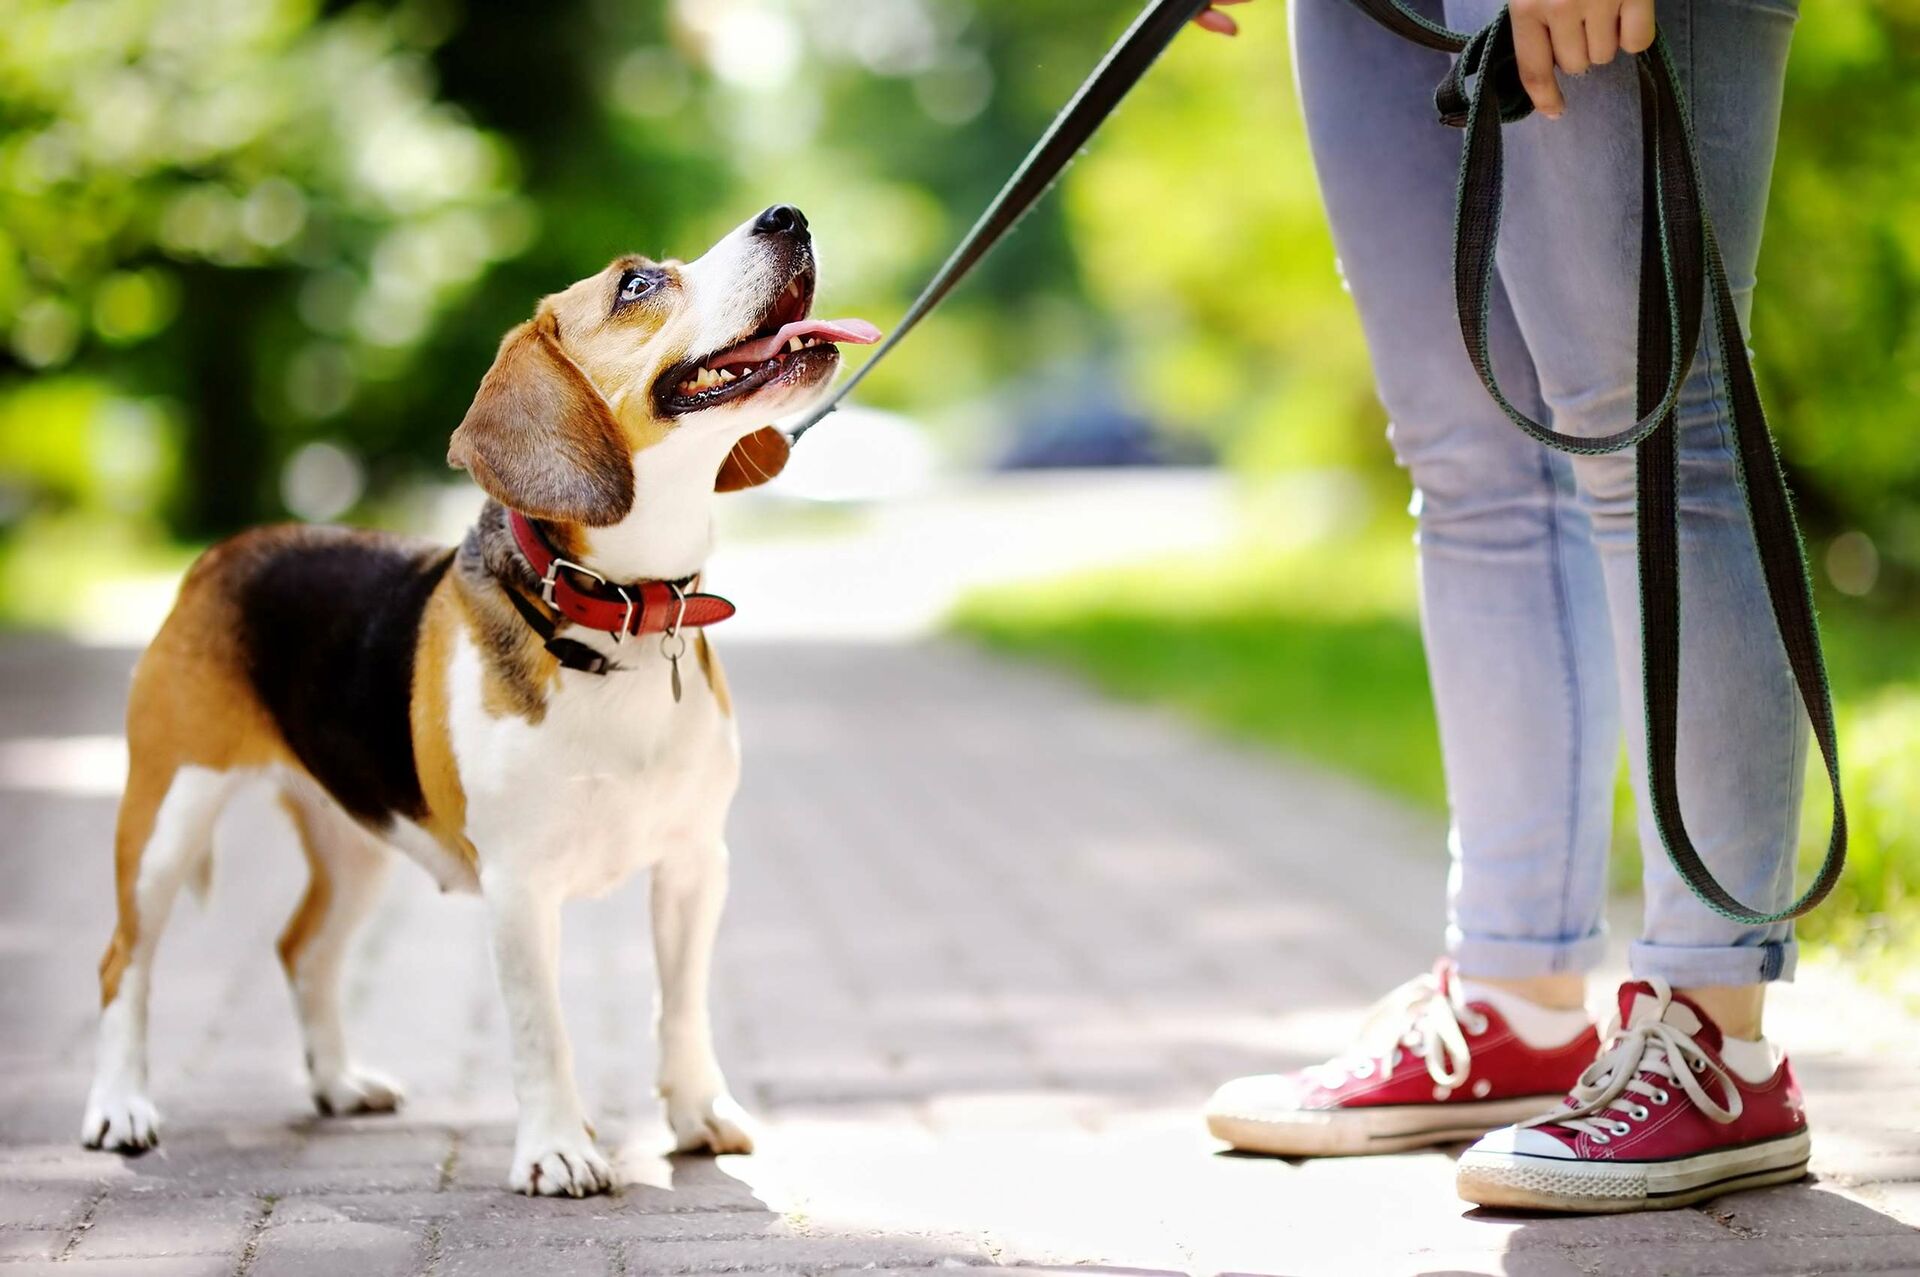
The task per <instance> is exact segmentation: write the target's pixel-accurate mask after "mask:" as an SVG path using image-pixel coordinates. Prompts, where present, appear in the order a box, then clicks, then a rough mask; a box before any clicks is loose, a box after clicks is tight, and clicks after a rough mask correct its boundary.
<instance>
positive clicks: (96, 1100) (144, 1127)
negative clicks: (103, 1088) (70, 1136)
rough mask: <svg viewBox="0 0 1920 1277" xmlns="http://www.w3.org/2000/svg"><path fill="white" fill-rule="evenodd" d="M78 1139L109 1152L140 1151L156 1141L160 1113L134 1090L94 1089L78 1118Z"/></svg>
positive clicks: (158, 1131)
mask: <svg viewBox="0 0 1920 1277" xmlns="http://www.w3.org/2000/svg"><path fill="white" fill-rule="evenodd" d="M80 1142H81V1143H82V1144H85V1145H86V1146H87V1147H88V1148H98V1149H105V1150H106V1151H107V1152H109V1153H144V1152H146V1151H147V1150H148V1149H150V1148H152V1147H153V1146H154V1145H155V1144H158V1143H159V1142H160V1114H159V1111H158V1110H156V1109H155V1108H154V1107H153V1101H152V1100H150V1099H148V1098H147V1097H146V1096H144V1095H141V1094H139V1093H138V1092H135V1091H116V1092H112V1093H108V1094H101V1093H99V1092H95V1093H94V1094H93V1095H92V1096H90V1097H88V1100H87V1115H86V1117H85V1118H83V1119H82V1120H81V1122H80Z"/></svg>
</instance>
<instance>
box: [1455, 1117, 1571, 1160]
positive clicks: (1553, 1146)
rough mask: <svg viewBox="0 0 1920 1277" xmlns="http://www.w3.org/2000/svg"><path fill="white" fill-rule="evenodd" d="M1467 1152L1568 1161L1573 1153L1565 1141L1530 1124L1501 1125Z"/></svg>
mask: <svg viewBox="0 0 1920 1277" xmlns="http://www.w3.org/2000/svg"><path fill="white" fill-rule="evenodd" d="M1467 1152H1469V1153H1483V1154H1492V1155H1494V1156H1501V1157H1559V1158H1565V1159H1567V1160H1569V1161H1570V1160H1572V1158H1573V1155H1574V1154H1573V1150H1572V1149H1571V1148H1569V1147H1568V1146H1567V1145H1566V1143H1565V1142H1563V1141H1561V1140H1557V1139H1555V1138H1554V1137H1553V1136H1551V1135H1549V1134H1547V1133H1546V1132H1545V1131H1543V1130H1540V1129H1539V1128H1537V1127H1532V1126H1503V1127H1501V1128H1500V1129H1499V1130H1497V1131H1489V1132H1487V1133H1486V1134H1485V1135H1482V1136H1481V1137H1480V1139H1479V1140H1478V1141H1477V1142H1476V1143H1475V1144H1474V1146H1473V1147H1472V1148H1470V1149H1468V1150H1467Z"/></svg>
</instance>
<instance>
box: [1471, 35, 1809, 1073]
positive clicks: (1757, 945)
mask: <svg viewBox="0 0 1920 1277" xmlns="http://www.w3.org/2000/svg"><path fill="white" fill-rule="evenodd" d="M1497 7H1498V6H1497V0H1449V3H1448V16H1449V18H1450V19H1452V20H1453V23H1454V25H1456V26H1459V25H1463V24H1464V25H1476V24H1478V23H1481V22H1484V21H1486V20H1489V19H1491V18H1492V16H1493V14H1494V12H1495V10H1496V9H1497ZM1793 11H1794V4H1793V3H1792V0H1670V2H1665V0H1663V3H1661V4H1660V5H1659V8H1658V20H1659V26H1660V31H1661V32H1662V33H1663V35H1664V36H1665V38H1666V40H1667V41H1668V43H1669V45H1670V46H1671V48H1672V52H1673V58H1674V62H1675V65H1676V67H1677V68H1678V70H1679V73H1680V79H1681V83H1682V87H1683V89H1684V90H1685V92H1686V93H1687V95H1688V98H1689V100H1690V101H1691V103H1692V111H1693V123H1694V128H1695V134H1696V137H1697V138H1698V140H1699V147H1700V159H1701V164H1702V169H1703V172H1702V177H1703V180H1704V183H1705V195H1706V200H1707V204H1708V209H1709V212H1710V214H1711V215H1712V217H1713V221H1714V226H1715V228H1716V230H1717V232H1718V235H1719V239H1720V245H1721V250H1722V252H1723V253H1724V255H1725V257H1726V263H1727V270H1728V274H1729V277H1730V279H1731V282H1732V285H1733V288H1734V292H1735V297H1736V300H1737V302H1738V304H1739V308H1740V312H1741V315H1742V316H1743V318H1744V316H1745V315H1746V313H1747V309H1748V303H1749V301H1750V298H1751V293H1752V288H1753V281H1754V268H1755V263H1756V260H1757V258H1758V256H1759V246H1760V230H1761V222H1762V219H1763V215H1764V212H1765V208H1766V199H1767V185H1768V176H1769V173H1770V171H1771V167H1772V163H1773V151H1774V139H1775V132H1776V128H1777V124H1778V119H1779V110H1780V94H1781V85H1782V82H1783V79H1784V74H1785V67H1786V57H1787V46H1788V41H1789V37H1790V35H1791V31H1792V24H1793ZM1634 80H1635V72H1634V70H1633V66H1632V63H1631V60H1630V59H1627V58H1624V57H1623V58H1621V59H1619V60H1617V61H1615V62H1614V63H1612V64H1611V65H1608V66H1603V67H1596V68H1594V69H1593V70H1592V71H1590V72H1589V73H1587V74H1586V75H1584V76H1580V77H1564V76H1563V77H1562V81H1563V90H1564V92H1565V95H1566V98H1567V110H1566V114H1565V116H1564V118H1562V119H1560V120H1557V121H1549V120H1544V119H1539V118H1535V119H1530V120H1527V121H1525V122H1523V123H1521V124H1518V125H1515V126H1512V127H1510V128H1509V129H1508V130H1507V177H1506V181H1507V192H1508V195H1507V204H1506V214H1505V217H1504V218H1503V221H1502V230H1501V243H1500V247H1499V255H1498V261H1499V264H1500V271H1501V278H1502V280H1503V282H1504V286H1505V290H1506V293H1507V296H1508V297H1509V298H1510V299H1511V302H1512V306H1513V311H1514V314H1515V316H1516V318H1517V320H1518V323H1519V326H1520V330H1521V332H1522V333H1523V334H1524V336H1525V339H1526V345H1527V349H1528V351H1529V352H1530V353H1531V355H1532V359H1533V364H1534V367H1535V368H1536V369H1537V372H1538V386H1539V390H1540V393H1541V394H1542V395H1543V396H1544V398H1545V400H1546V402H1547V405H1548V407H1549V408H1550V409H1551V412H1552V424H1553V425H1554V426H1555V428H1557V429H1559V430H1562V431H1566V432H1569V433H1574V434H1601V433H1605V432H1609V431H1613V430H1617V429H1619V428H1620V427H1621V426H1622V425H1624V424H1625V423H1626V422H1628V421H1630V420H1631V419H1632V415H1633V406H1634V404H1633V398H1634V375H1633V369H1634V340H1635V306H1636V285H1635V278H1636V273H1637V269H1638V266H1637V263H1638V253H1639V235H1640V217H1639V209H1640V200H1639V187H1640V179H1639V137H1640V117H1639V106H1638V96H1637V91H1636V88H1635V83H1634ZM1716 340H1717V338H1716V336H1715V334H1714V332H1713V330H1712V327H1711V315H1709V316H1708V328H1707V330H1706V331H1704V332H1703V333H1702V335H1701V340H1700V354H1699V356H1698V357H1697V359H1696V361H1695V364H1694V367H1693V371H1692V374H1691V376H1690V378H1689V380H1688V382H1687V383H1686V387H1685V392H1684V394H1683V396H1682V399H1681V404H1680V412H1679V426H1680V431H1681V479H1680V507H1681V508H1680V520H1681V526H1680V544H1681V564H1680V588H1681V593H1682V597H1683V612H1684V615H1685V621H1684V624H1683V627H1682V636H1681V701H1680V724H1681V727H1680V741H1679V760H1678V761H1679V783H1680V799H1681V806H1682V808H1683V810H1684V812H1685V815H1686V819H1687V824H1688V828H1689V829H1690V830H1691V832H1692V834H1693V839H1694V842H1695V845H1696V846H1697V847H1698V848H1699V850H1700V853H1701V855H1702V857H1703V858H1704V859H1705V861H1706V863H1707V864H1708V866H1709V867H1711V868H1712V870H1713V872H1714V874H1715V875H1716V876H1717V877H1719V878H1720V880H1721V881H1722V882H1724V883H1725V884H1726V885H1727V887H1728V889H1729V890H1731V891H1732V892H1733V893H1734V895H1736V896H1738V897H1739V898H1741V899H1742V900H1745V901H1747V902H1749V903H1751V904H1755V905H1759V906H1761V907H1767V908H1775V907H1779V906H1780V905H1782V904H1784V903H1785V902H1786V900H1787V899H1788V898H1789V894H1788V893H1789V892H1790V891H1791V889H1792V873H1793V848H1794V844H1795V840H1796V836H1797V829H1798V823H1799V804H1800V792H1801V784H1802V778H1803V775H1804V771H1805V759H1806V753H1805V751H1806V739H1807V737H1806V726H1805V715H1804V713H1803V711H1802V710H1801V708H1800V705H1799V701H1798V698H1797V696H1796V693H1795V691H1794V687H1793V683H1792V680H1791V677H1790V674H1789V671H1788V668H1787V664H1786V660H1785V656H1784V653H1783V651H1782V649H1781V647H1780V644H1779V642H1778V640H1777V639H1776V637H1775V635H1774V632H1773V627H1772V624H1771V611H1770V609H1769V607H1768V604H1767V597H1766V589H1765V583H1764V580H1763V578H1762V576H1761V571H1760V564H1759V560H1758V558H1757V557H1756V555H1755V552H1754V546H1753V535H1752V532H1751V530H1750V529H1749V528H1748V526H1747V520H1746V515H1745V511H1744V503H1743V499H1742V496H1741V491H1740V485H1739V480H1738V477H1737V473H1736V467H1735V463H1734V456H1733V451H1732V447H1731V444H1730V433H1729V432H1730V425H1729V421H1728V412H1727V403H1726V399H1725V396H1724V393H1723V390H1722V375H1721V372H1722V370H1721V367H1720V362H1721V361H1720V356H1719V351H1718V348H1717V346H1716ZM1573 464H1574V471H1575V474H1576V476H1577V478H1578V481H1579V486H1580V491H1581V496H1582V499H1583V501H1584V503H1585V504H1586V505H1587V507H1588V508H1589V509H1590V511H1591V513H1592V518H1593V526H1594V535H1595V540H1596V541H1597V543H1598V544H1599V547H1600V553H1601V560H1602V562H1603V564H1604V567H1605V573H1606V583H1607V599H1608V604H1609V609H1610V611H1611V615H1612V624H1613V638H1614V644H1615V648H1616V651H1617V654H1618V663H1619V685H1620V687H1621V688H1622V689H1623V690H1622V696H1623V697H1624V700H1625V711H1626V712H1625V719H1626V729H1627V745H1628V753H1629V757H1630V758H1631V760H1632V767H1633V775H1634V781H1635V785H1636V790H1637V796H1638V797H1639V799H1640V804H1639V806H1640V813H1641V815H1640V822H1639V823H1640V837H1641V844H1642V847H1643V849H1644V852H1645V861H1646V873H1645V879H1646V897H1647V912H1646V927H1645V931H1644V933H1643V935H1642V938H1641V940H1640V943H1638V944H1637V945H1635V946H1634V949H1633V953H1632V963H1633V969H1634V973H1635V974H1636V975H1639V976H1643V977H1648V976H1660V977H1663V978H1664V979H1666V980H1668V981H1669V982H1671V983H1672V984H1673V985H1674V986H1675V987H1677V988H1680V989H1681V990H1683V991H1687V992H1691V993H1693V994H1695V996H1696V1000H1698V1001H1701V1002H1702V1003H1703V1004H1711V1005H1710V1006H1709V1008H1708V1009H1709V1011H1710V1012H1712V1013H1714V1014H1715V1015H1716V1018H1720V1017H1721V1016H1724V1017H1725V1022H1724V1027H1725V1028H1727V1029H1728V1031H1729V1032H1730V1033H1733V1034H1735V1035H1736V1036H1757V1035H1758V1032H1759V1023H1760V1017H1759V1007H1760V996H1759V993H1758V990H1757V988H1756V987H1755V986H1758V985H1760V984H1761V983H1763V982H1765V981H1769V980H1775V979H1784V978H1788V977H1790V976H1791V974H1792V970H1793V962H1794V945H1793V940H1792V931H1791V928H1790V927H1789V926H1788V925H1786V924H1780V925H1777V926H1773V927H1746V926H1741V925H1739V924H1737V923H1733V922H1729V921H1727V920H1725V919H1722V918H1720V917H1719V916H1717V915H1716V914H1714V913H1712V912H1711V911H1710V910H1708V909H1707V908H1706V906H1704V905H1702V904H1700V903H1699V902H1698V901H1697V900H1695V899H1694V898H1693V896H1692V895H1691V894H1690V893H1689V892H1688V890H1687V888H1686V886H1685V884H1684V883H1683V882H1682V881H1681V880H1680V879H1679V877H1678V875H1677V874H1676V873H1675V872H1674V870H1673V868H1672V866H1671V864H1670V863H1669V862H1668V860H1667V858H1666V855H1665V853H1664V850H1663V849H1662V847H1661V843H1660V838H1659V833H1658V831H1657V829H1656V828H1655V827H1654V824H1653V821H1652V818H1651V815H1650V814H1649V805H1648V803H1647V801H1646V794H1645V776H1646V739H1645V720H1644V712H1643V706H1642V702H1641V692H1640V686H1641V682H1640V607H1639V603H1640V597H1639V580H1638V568H1637V564H1636V562H1635V557H1634V544H1635V535H1634V474H1633V469H1634V461H1633V456H1632V454H1631V453H1630V452H1625V453H1617V454H1613V455H1610V456H1604V457H1583V458H1577V459H1576V460H1575V461H1574V463H1573Z"/></svg>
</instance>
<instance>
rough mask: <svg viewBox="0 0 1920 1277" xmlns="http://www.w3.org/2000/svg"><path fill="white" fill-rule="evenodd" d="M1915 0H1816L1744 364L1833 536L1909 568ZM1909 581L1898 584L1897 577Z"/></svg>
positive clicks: (1918, 197)
mask: <svg viewBox="0 0 1920 1277" xmlns="http://www.w3.org/2000/svg"><path fill="white" fill-rule="evenodd" d="M1916 119H1920V3H1916V2H1915V0H1819V2H1818V3H1817V4H1809V5H1806V6H1805V7H1804V8H1803V9H1802V10H1801V20H1800V26H1799V30H1798V32H1797V33H1796V35H1795V37H1794V51H1793V60H1792V62H1791V63H1790V64H1789V68H1788V78H1787V94H1786V105H1785V110H1784V113H1783V115H1782V119H1781V131H1780V150H1779V158H1778V161H1777V165H1776V168H1775V173H1774V182H1773V196H1772V201H1771V204H1770V206H1769V212H1768V219H1767V230H1766V241H1765V246H1764V248H1763V250H1762V258H1761V266H1760V284H1759V287H1758V288H1757V289H1756V290H1755V294H1754V344H1755V347H1756V353H1757V359H1756V362H1755V367H1756V370H1757V372H1758V373H1759V375H1760V379H1761V383H1762V387H1761V388H1762V391H1763V392H1764V393H1765V395H1766V396H1767V399H1768V405H1769V410H1770V412H1771V414H1772V416H1773V419H1774V422H1775V424H1776V427H1777V429H1778V431H1779V433H1780V435H1781V439H1782V445H1783V448H1784V451H1785V454H1786V457H1787V460H1788V462H1789V463H1790V464H1791V465H1792V466H1793V468H1794V470H1795V474H1796V478H1797V479H1798V481H1799V488H1800V494H1801V500H1802V504H1803V505H1804V506H1805V507H1807V508H1808V509H1809V510H1810V511H1811V512H1812V513H1813V514H1814V516H1815V518H1817V519H1818V521H1819V522H1820V523H1821V524H1823V525H1825V526H1827V527H1830V528H1833V529H1836V530H1837V529H1841V528H1858V529H1861V530H1863V531H1865V532H1866V533H1868V534H1869V535H1870V536H1871V538H1872V540H1873V541H1874V542H1875V543H1877V544H1878V546H1879V553H1880V557H1881V558H1883V559H1885V560H1889V561H1891V562H1892V563H1894V564H1896V565H1900V566H1903V567H1904V568H1905V569H1906V570H1907V572H1908V573H1909V574H1910V573H1911V572H1912V571H1913V570H1915V569H1916V568H1920V449H1916V448H1914V446H1913V439H1914V429H1915V425H1916V421H1917V420H1920V417H1917V415H1916V412H1915V408H1914V404H1915V401H1916V397H1917V396H1920V144H1916V141H1915V135H1914V121H1915V120H1916ZM1910 582H1911V577H1910V576H1909V581H1908V583H1909V584H1910Z"/></svg>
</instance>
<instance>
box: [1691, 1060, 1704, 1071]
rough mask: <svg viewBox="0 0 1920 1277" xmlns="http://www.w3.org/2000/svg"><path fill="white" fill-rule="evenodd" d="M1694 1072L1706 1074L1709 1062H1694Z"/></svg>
mask: <svg viewBox="0 0 1920 1277" xmlns="http://www.w3.org/2000/svg"><path fill="white" fill-rule="evenodd" d="M1693 1071H1694V1072H1695V1073H1705V1072H1706V1071H1707V1062H1706V1061H1705V1060H1700V1059H1696V1060H1694V1061H1693Z"/></svg>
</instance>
